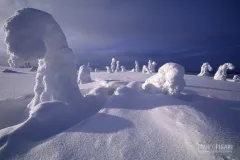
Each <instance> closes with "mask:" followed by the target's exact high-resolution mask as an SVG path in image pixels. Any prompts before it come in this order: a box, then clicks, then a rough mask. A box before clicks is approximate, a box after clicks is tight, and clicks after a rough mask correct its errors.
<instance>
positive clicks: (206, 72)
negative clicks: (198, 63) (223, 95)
mask: <svg viewBox="0 0 240 160" xmlns="http://www.w3.org/2000/svg"><path fill="white" fill-rule="evenodd" d="M209 71H212V67H211V66H210V64H209V63H208V62H205V63H203V65H202V67H201V72H200V73H199V74H198V76H209Z"/></svg>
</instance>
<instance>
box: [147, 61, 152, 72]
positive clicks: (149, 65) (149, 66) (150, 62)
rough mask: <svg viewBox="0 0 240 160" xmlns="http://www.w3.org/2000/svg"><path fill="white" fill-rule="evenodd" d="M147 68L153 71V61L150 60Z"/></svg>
mask: <svg viewBox="0 0 240 160" xmlns="http://www.w3.org/2000/svg"><path fill="white" fill-rule="evenodd" d="M147 68H148V69H149V71H151V68H152V60H148V66H147Z"/></svg>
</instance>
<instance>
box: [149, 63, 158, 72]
mask: <svg viewBox="0 0 240 160" xmlns="http://www.w3.org/2000/svg"><path fill="white" fill-rule="evenodd" d="M156 65H157V62H155V61H153V62H152V64H151V66H150V72H151V73H154V72H156V69H155V68H156Z"/></svg>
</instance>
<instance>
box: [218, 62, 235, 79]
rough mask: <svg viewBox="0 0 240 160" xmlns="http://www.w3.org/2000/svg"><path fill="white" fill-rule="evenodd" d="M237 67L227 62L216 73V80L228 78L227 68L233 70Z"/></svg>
mask: <svg viewBox="0 0 240 160" xmlns="http://www.w3.org/2000/svg"><path fill="white" fill-rule="evenodd" d="M234 68H235V67H234V65H233V64H232V63H225V64H223V65H221V66H219V68H218V70H217V72H216V73H215V75H214V79H215V80H223V81H226V79H227V70H233V69H234Z"/></svg>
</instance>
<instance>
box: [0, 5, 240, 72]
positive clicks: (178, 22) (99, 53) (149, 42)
mask: <svg viewBox="0 0 240 160" xmlns="http://www.w3.org/2000/svg"><path fill="white" fill-rule="evenodd" d="M23 7H33V8H37V9H41V10H44V11H47V12H49V13H51V14H52V15H53V16H54V17H55V19H56V20H57V22H59V24H60V26H61V27H62V29H63V31H64V32H65V34H66V36H67V39H68V42H69V45H70V46H71V47H72V48H73V50H74V52H75V53H76V55H77V56H78V58H79V63H80V64H82V63H86V61H90V62H91V63H92V64H93V65H96V67H100V66H102V67H104V66H105V65H106V64H105V63H106V62H107V61H110V60H111V57H112V56H115V57H117V58H119V59H120V60H122V61H123V63H126V66H128V65H129V66H130V64H131V63H133V61H134V59H137V60H139V61H140V62H141V63H145V61H146V62H147V61H148V59H154V60H156V61H157V62H158V63H159V65H161V64H162V63H165V62H167V61H174V62H178V63H180V64H182V65H184V67H185V68H187V70H191V69H192V70H196V69H199V68H200V66H199V65H200V64H201V63H203V62H205V61H209V63H210V64H212V65H213V67H214V68H216V67H217V66H218V65H220V64H221V63H224V62H227V61H229V62H232V63H233V64H234V65H235V66H236V67H237V68H236V71H237V70H238V71H239V70H240V9H239V8H240V1H239V0H38V1H37V0H1V1H0V24H1V25H3V24H4V21H5V19H6V18H7V17H9V16H10V15H12V14H13V13H14V11H15V10H16V9H19V8H23ZM3 37H4V34H3V32H2V30H1V33H0V52H1V53H3V54H5V53H4V50H5V45H4V42H3ZM98 62H99V63H98ZM100 62H101V63H100ZM129 69H130V68H129Z"/></svg>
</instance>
